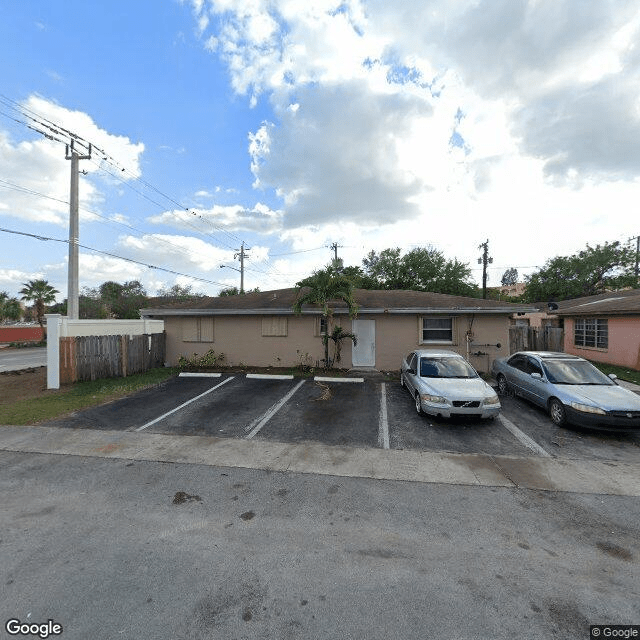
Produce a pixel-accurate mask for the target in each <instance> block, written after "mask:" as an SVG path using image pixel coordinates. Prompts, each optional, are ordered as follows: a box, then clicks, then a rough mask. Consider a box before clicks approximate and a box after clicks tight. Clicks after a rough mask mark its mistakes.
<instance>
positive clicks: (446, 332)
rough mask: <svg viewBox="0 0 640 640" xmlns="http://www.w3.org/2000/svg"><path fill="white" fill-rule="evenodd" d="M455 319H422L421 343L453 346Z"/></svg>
mask: <svg viewBox="0 0 640 640" xmlns="http://www.w3.org/2000/svg"><path fill="white" fill-rule="evenodd" d="M453 324H454V323H453V318H433V317H423V318H422V336H421V342H423V343H427V342H440V343H448V344H453Z"/></svg>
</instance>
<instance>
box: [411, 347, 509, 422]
mask: <svg viewBox="0 0 640 640" xmlns="http://www.w3.org/2000/svg"><path fill="white" fill-rule="evenodd" d="M400 384H401V385H402V386H403V387H404V388H406V389H407V390H408V391H409V393H410V394H411V396H412V397H413V398H414V400H415V403H416V411H417V412H418V414H420V415H422V414H423V413H426V414H428V415H431V416H440V417H443V418H450V417H452V416H474V417H478V418H495V417H496V416H497V415H498V413H500V409H501V406H500V400H499V399H498V396H497V394H496V392H495V391H494V390H493V389H492V387H491V386H490V385H489V384H487V383H486V382H485V381H484V380H483V379H482V378H481V377H480V376H479V375H478V373H477V371H476V370H475V369H474V368H473V367H472V366H471V365H470V364H469V363H468V362H467V361H466V360H465V359H464V358H463V357H462V356H461V355H460V354H458V353H455V352H453V351H445V350H441V349H438V350H435V349H421V350H417V351H412V352H411V353H410V354H409V355H407V357H406V358H404V359H403V360H402V366H401V369H400Z"/></svg>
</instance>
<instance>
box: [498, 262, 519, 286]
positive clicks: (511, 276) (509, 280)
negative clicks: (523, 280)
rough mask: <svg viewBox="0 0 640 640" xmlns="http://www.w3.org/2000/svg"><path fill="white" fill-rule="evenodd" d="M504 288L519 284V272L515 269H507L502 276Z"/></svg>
mask: <svg viewBox="0 0 640 640" xmlns="http://www.w3.org/2000/svg"><path fill="white" fill-rule="evenodd" d="M500 282H501V283H502V286H503V287H508V286H513V285H514V284H516V283H517V282H518V270H517V269H516V268H515V267H511V268H510V269H507V270H506V271H505V272H504V273H503V274H502V280H500Z"/></svg>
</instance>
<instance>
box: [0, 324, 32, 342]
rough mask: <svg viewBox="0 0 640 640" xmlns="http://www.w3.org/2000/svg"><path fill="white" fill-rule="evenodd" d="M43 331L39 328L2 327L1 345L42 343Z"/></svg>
mask: <svg viewBox="0 0 640 640" xmlns="http://www.w3.org/2000/svg"><path fill="white" fill-rule="evenodd" d="M40 340H42V329H41V328H40V327H39V326H37V327H0V343H5V342H40Z"/></svg>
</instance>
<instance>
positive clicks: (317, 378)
mask: <svg viewBox="0 0 640 640" xmlns="http://www.w3.org/2000/svg"><path fill="white" fill-rule="evenodd" d="M313 379H314V380H315V381H316V382H364V378H331V377H327V376H315V377H314V378H313Z"/></svg>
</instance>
